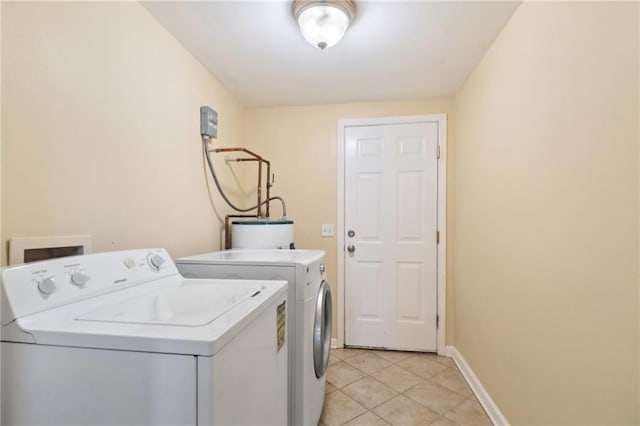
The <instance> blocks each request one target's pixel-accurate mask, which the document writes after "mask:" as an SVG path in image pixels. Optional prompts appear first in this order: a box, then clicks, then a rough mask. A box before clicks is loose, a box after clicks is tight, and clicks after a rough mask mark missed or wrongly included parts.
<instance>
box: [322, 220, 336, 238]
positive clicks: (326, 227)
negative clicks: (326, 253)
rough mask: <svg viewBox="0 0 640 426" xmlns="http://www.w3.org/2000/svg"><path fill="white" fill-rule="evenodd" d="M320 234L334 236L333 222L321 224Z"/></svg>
mask: <svg viewBox="0 0 640 426" xmlns="http://www.w3.org/2000/svg"><path fill="white" fill-rule="evenodd" d="M320 236H322V237H333V223H323V224H322V225H320Z"/></svg>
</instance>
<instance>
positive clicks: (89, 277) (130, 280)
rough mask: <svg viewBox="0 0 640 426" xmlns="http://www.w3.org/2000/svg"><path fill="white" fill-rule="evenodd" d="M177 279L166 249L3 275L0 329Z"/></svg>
mask: <svg viewBox="0 0 640 426" xmlns="http://www.w3.org/2000/svg"><path fill="white" fill-rule="evenodd" d="M172 275H179V273H178V270H177V268H176V266H175V264H174V263H173V261H172V260H171V257H170V256H169V254H168V253H167V251H166V250H164V249H159V248H155V249H143V250H127V251H113V252H107V253H96V254H88V255H84V256H70V257H60V258H56V259H50V260H45V261H42V262H34V263H28V264H25V265H20V266H15V267H10V268H7V269H4V270H2V275H1V277H2V279H1V280H0V281H1V284H2V324H3V325H6V324H8V323H9V322H11V321H13V320H14V319H16V318H20V317H23V316H26V315H30V314H33V313H36V312H42V311H46V310H49V309H53V308H56V307H58V306H63V305H67V304H70V303H74V302H78V301H80V300H84V299H88V298H90V297H95V296H98V295H100V294H105V293H110V292H112V291H117V290H121V289H123V288H128V287H131V286H134V285H137V284H142V283H144V282H148V281H152V280H157V279H160V278H165V277H169V276H172Z"/></svg>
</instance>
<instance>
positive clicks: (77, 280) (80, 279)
mask: <svg viewBox="0 0 640 426" xmlns="http://www.w3.org/2000/svg"><path fill="white" fill-rule="evenodd" d="M90 279H91V277H90V276H89V275H86V274H83V273H82V272H76V273H75V274H71V282H72V283H74V284H75V285H77V286H78V287H84V285H85V284H86V283H87V281H89V280H90Z"/></svg>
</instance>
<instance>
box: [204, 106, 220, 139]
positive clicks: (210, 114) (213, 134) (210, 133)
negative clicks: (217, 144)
mask: <svg viewBox="0 0 640 426" xmlns="http://www.w3.org/2000/svg"><path fill="white" fill-rule="evenodd" d="M200 134H201V135H202V137H203V138H208V139H211V138H214V139H217V138H218V113H217V112H215V111H214V110H213V109H212V108H211V107H208V106H201V107H200Z"/></svg>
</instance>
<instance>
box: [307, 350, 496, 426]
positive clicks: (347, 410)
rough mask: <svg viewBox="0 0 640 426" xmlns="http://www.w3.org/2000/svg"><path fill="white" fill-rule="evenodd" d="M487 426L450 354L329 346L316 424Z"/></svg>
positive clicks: (326, 425) (325, 425)
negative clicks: (323, 386) (324, 386)
mask: <svg viewBox="0 0 640 426" xmlns="http://www.w3.org/2000/svg"><path fill="white" fill-rule="evenodd" d="M389 424H391V425H397V426H411V425H435V426H448V425H491V421H490V420H489V417H487V415H486V414H485V412H484V410H483V409H482V406H481V405H480V404H479V403H478V401H477V399H476V398H475V396H474V395H473V393H472V392H471V389H470V388H469V386H468V385H467V382H466V381H465V380H464V378H463V377H462V374H460V372H459V371H458V368H457V367H456V366H455V365H454V363H453V361H452V360H451V359H450V358H446V357H441V356H437V355H435V354H428V353H413V352H396V351H377V350H367V349H332V350H331V356H330V358H329V369H328V371H327V391H326V397H325V403H324V409H323V411H322V416H321V417H320V423H319V425H320V426H338V425H348V426H356V425H363V426H378V425H389Z"/></svg>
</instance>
